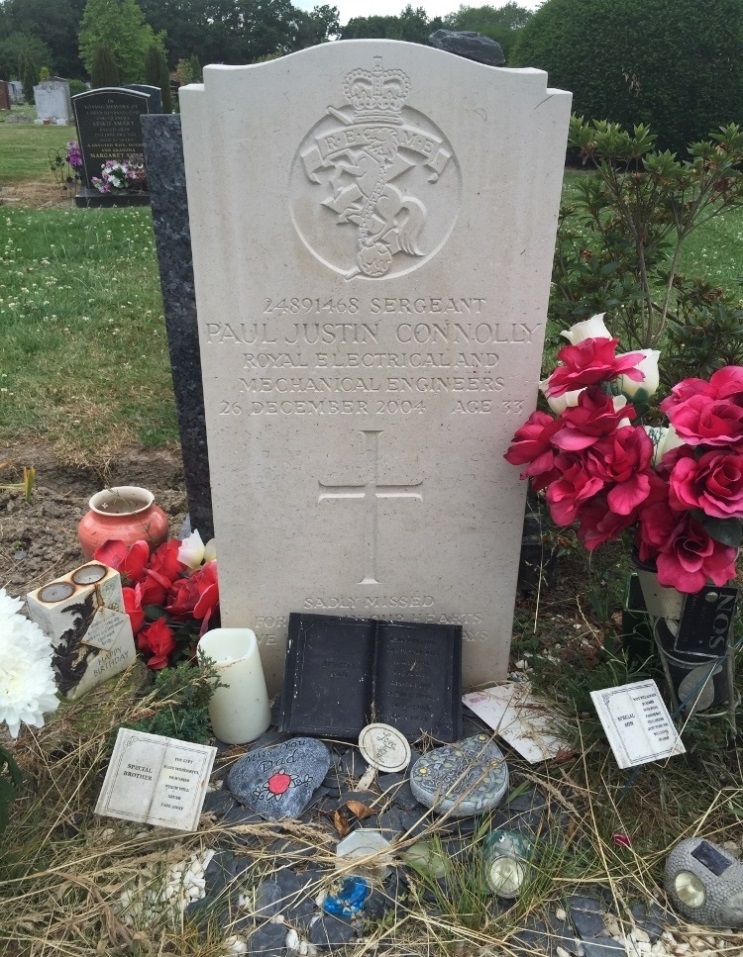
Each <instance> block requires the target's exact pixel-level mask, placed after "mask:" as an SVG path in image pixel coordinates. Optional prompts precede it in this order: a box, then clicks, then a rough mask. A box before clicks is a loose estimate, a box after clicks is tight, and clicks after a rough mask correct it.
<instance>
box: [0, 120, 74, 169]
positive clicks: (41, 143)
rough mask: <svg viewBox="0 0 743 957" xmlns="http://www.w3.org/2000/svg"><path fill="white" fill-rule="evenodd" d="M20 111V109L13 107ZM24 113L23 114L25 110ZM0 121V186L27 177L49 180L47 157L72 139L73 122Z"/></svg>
mask: <svg viewBox="0 0 743 957" xmlns="http://www.w3.org/2000/svg"><path fill="white" fill-rule="evenodd" d="M13 112H14V113H16V112H23V111H16V110H14V111H13ZM25 115H27V114H25ZM3 116H4V117H5V119H3V121H2V122H0V186H9V185H10V184H11V183H22V182H25V181H27V180H39V179H41V180H45V181H47V182H48V181H50V180H51V177H52V173H51V170H50V164H51V158H52V156H53V155H54V154H55V153H56V151H57V149H62V151H63V153H64V148H65V146H66V144H67V141H68V140H72V139H76V133H75V127H74V126H36V124H34V123H8V122H7V114H2V113H0V117H3Z"/></svg>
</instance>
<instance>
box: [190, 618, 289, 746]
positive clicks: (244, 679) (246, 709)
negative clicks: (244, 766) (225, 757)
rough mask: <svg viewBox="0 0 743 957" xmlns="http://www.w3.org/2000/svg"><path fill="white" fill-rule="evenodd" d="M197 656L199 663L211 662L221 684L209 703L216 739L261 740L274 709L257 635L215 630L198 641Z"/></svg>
mask: <svg viewBox="0 0 743 957" xmlns="http://www.w3.org/2000/svg"><path fill="white" fill-rule="evenodd" d="M197 654H198V658H199V662H200V663H202V664H203V663H204V661H205V660H208V661H209V662H210V663H211V665H212V666H213V667H214V669H215V670H216V672H217V677H218V678H219V681H220V682H221V686H220V687H218V688H216V689H215V691H214V694H213V695H212V697H211V699H210V701H209V718H210V719H211V723H212V729H213V731H214V734H215V735H216V737H217V738H219V740H220V741H224V742H225V744H246V743H247V742H248V741H254V740H255V739H256V738H258V737H260V735H262V734H263V732H264V731H265V730H266V729H267V728H268V726H269V724H270V723H271V709H270V707H269V704H268V693H267V691H266V680H265V678H264V676H263V666H262V664H261V656H260V652H259V650H258V642H257V640H256V637H255V632H253V631H251V629H250V628H214V629H212V630H211V631H207V632H206V633H205V634H204V635H202V636H201V638H200V639H199V643H198V645H197Z"/></svg>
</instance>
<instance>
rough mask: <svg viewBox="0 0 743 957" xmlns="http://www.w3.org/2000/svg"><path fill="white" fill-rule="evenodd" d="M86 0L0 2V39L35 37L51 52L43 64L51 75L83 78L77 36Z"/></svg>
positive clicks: (10, 0)
mask: <svg viewBox="0 0 743 957" xmlns="http://www.w3.org/2000/svg"><path fill="white" fill-rule="evenodd" d="M84 7H85V0H54V2H53V3H50V2H49V0H5V2H4V3H0V11H1V12H2V18H1V19H0V37H3V36H10V35H11V34H13V33H23V34H28V35H30V36H33V37H35V38H36V39H38V40H39V41H40V42H41V43H43V44H44V45H45V47H46V48H47V49H48V50H50V51H51V53H50V54H49V56H48V59H45V60H43V61H41V62H44V63H46V65H47V66H48V67H49V68H50V70H51V71H52V72H53V73H57V74H58V75H59V76H65V77H82V76H83V75H84V68H83V65H82V63H81V62H80V58H79V56H78V46H77V35H78V33H79V31H80V21H81V19H82V15H83V8H84Z"/></svg>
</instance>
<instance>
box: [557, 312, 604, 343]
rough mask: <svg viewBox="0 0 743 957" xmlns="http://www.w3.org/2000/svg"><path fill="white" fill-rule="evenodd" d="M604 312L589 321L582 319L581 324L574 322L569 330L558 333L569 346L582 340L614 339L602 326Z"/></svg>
mask: <svg viewBox="0 0 743 957" xmlns="http://www.w3.org/2000/svg"><path fill="white" fill-rule="evenodd" d="M605 315H606V313H605V312H600V313H598V314H597V315H595V316H591V318H590V319H584V320H583V322H576V323H575V324H574V325H572V326H571V327H570V328H569V329H563V331H562V332H561V333H560V335H561V336H565V338H566V339H567V340H568V342H569V343H570V345H571V346H575V345H577V344H578V343H579V342H583V340H584V339H613V338H614V337H613V336H612V334H611V333H610V332H609V330H608V329H607V328H606V326H605V325H604V316H605Z"/></svg>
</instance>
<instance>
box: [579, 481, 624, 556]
mask: <svg viewBox="0 0 743 957" xmlns="http://www.w3.org/2000/svg"><path fill="white" fill-rule="evenodd" d="M577 517H578V538H579V540H580V541H581V543H582V544H583V546H584V547H585V548H586V550H587V551H589V552H592V551H593V550H594V549H596V548H598V547H599V545H603V544H604V543H605V542H609V541H613V540H614V539H615V538H619V536H620V535H621V534H622V532H623V531H624V530H625V529H626V528H629V527H630V526H631V525H633V524H634V523H635V521H636V517H637V513H636V512H632V513H630V514H629V515H618V514H617V513H616V512H613V511H612V510H611V508H610V507H609V503H608V501H607V499H606V496H605V495H597V496H596V497H595V498H593V499H591V501H590V502H588V503H587V504H586V505H584V506H583V507H582V508H580V509H579V510H578V516H577Z"/></svg>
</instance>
